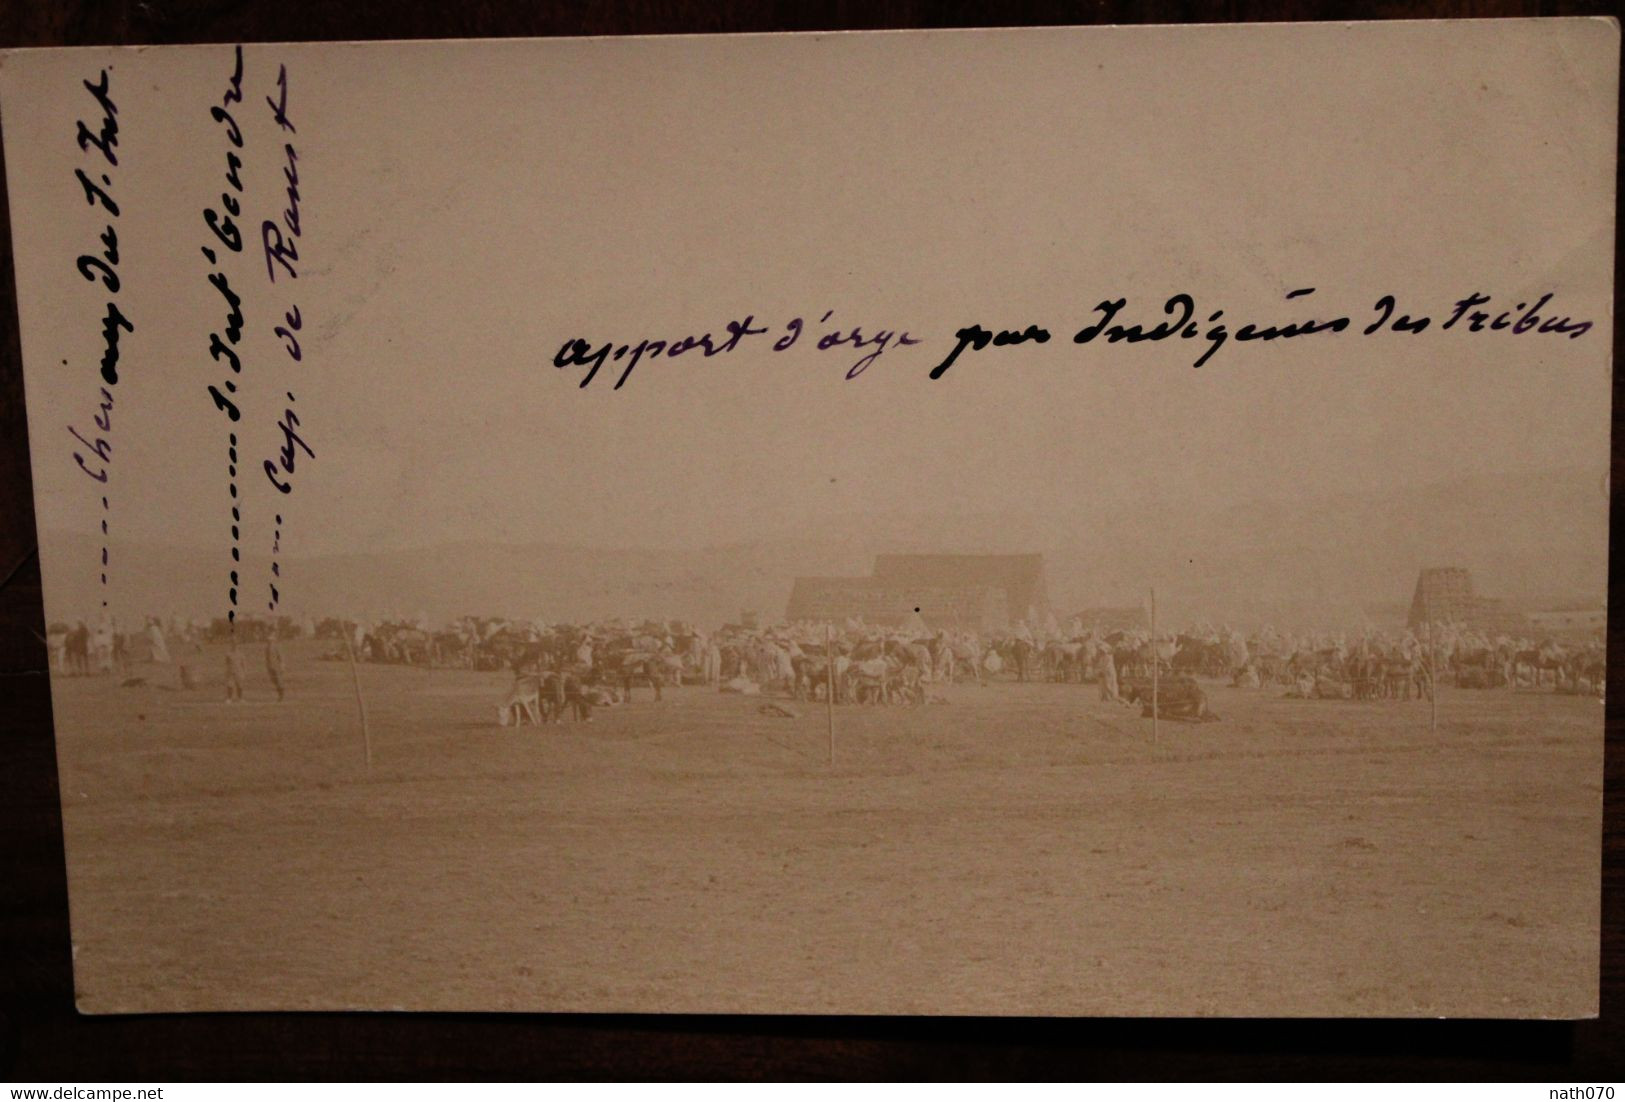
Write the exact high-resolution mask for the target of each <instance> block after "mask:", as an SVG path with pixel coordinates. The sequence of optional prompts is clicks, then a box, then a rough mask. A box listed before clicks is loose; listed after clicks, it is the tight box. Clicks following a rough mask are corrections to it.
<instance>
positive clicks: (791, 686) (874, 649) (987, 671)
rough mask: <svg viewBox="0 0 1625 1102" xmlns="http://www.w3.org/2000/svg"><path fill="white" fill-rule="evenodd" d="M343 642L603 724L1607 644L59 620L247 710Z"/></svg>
mask: <svg viewBox="0 0 1625 1102" xmlns="http://www.w3.org/2000/svg"><path fill="white" fill-rule="evenodd" d="M299 636H311V637H315V638H317V639H326V640H328V641H329V644H330V645H329V647H328V649H327V653H326V655H325V657H328V658H333V659H342V660H348V661H356V662H373V663H395V664H406V665H420V666H438V667H450V668H462V669H470V670H506V671H509V672H510V673H511V674H512V675H513V677H514V684H513V688H512V690H511V691H510V693H509V694H508V698H507V699H506V700H505V702H504V703H503V704H502V705H501V706H500V707H499V709H498V712H499V718H501V719H502V720H503V721H504V722H520V721H523V720H525V719H527V718H528V719H530V720H532V721H533V722H546V721H559V720H562V719H564V718H566V717H574V718H576V719H578V720H582V721H587V720H590V719H591V717H592V711H593V709H594V708H601V707H606V706H612V705H615V704H619V703H623V702H625V701H628V700H630V699H631V698H632V696H633V693H634V691H635V690H636V689H637V688H638V687H646V688H647V689H648V690H649V691H650V692H651V693H652V695H653V696H654V697H655V698H656V699H660V698H661V695H662V691H663V688H664V687H667V686H672V685H682V684H694V685H707V686H712V687H714V688H716V689H718V690H719V691H723V692H733V693H740V694H745V695H757V694H764V693H769V694H779V695H782V696H787V697H791V698H793V699H796V700H805V701H813V700H825V699H828V700H830V701H831V702H832V703H836V704H895V703H910V704H921V703H925V702H927V701H928V700H929V699H931V697H932V696H933V695H935V694H936V693H937V692H938V691H939V687H940V686H943V685H947V684H952V683H955V682H975V683H979V684H985V683H986V682H987V681H988V680H989V679H994V678H998V679H1007V680H1015V681H1018V682H1025V681H1050V682H1065V683H1078V684H1082V683H1086V682H1087V683H1091V684H1095V685H1097V686H1098V689H1099V695H1100V698H1101V699H1102V700H1104V701H1108V702H1114V703H1122V704H1143V702H1144V699H1145V697H1146V692H1147V684H1148V681H1151V680H1155V681H1156V682H1157V685H1158V690H1159V692H1160V693H1161V694H1163V695H1164V696H1166V697H1168V698H1169V699H1172V700H1179V699H1181V694H1182V693H1183V694H1185V695H1186V696H1188V697H1189V698H1190V699H1191V700H1192V701H1194V702H1195V703H1194V704H1193V705H1192V706H1193V707H1194V708H1196V710H1197V711H1198V712H1202V713H1204V714H1205V712H1206V702H1205V695H1204V694H1203V693H1202V691H1201V690H1200V688H1199V687H1198V684H1197V679H1198V678H1202V679H1204V680H1212V679H1219V680H1223V681H1225V682H1228V683H1229V684H1231V685H1235V686H1240V687H1244V688H1261V689H1262V688H1271V687H1278V688H1280V689H1282V690H1284V691H1285V692H1286V693H1287V694H1288V695H1292V696H1300V697H1305V698H1318V699H1325V698H1340V699H1394V700H1411V699H1418V700H1420V699H1429V698H1431V697H1432V695H1433V692H1434V687H1435V685H1436V683H1438V682H1439V681H1440V680H1441V679H1444V678H1449V679H1450V680H1451V681H1453V682H1454V684H1456V685H1457V686H1460V687H1466V688H1500V687H1510V688H1516V687H1519V686H1525V685H1528V686H1533V687H1541V686H1544V685H1547V684H1550V685H1551V686H1552V688H1554V689H1565V688H1566V689H1569V690H1570V691H1593V692H1598V693H1600V692H1601V691H1602V687H1603V673H1604V648H1603V645H1602V642H1601V640H1600V638H1598V639H1592V640H1585V641H1572V640H1571V641H1558V640H1555V639H1549V638H1548V639H1536V638H1532V637H1527V636H1526V637H1517V636H1511V635H1506V634H1499V635H1492V634H1490V633H1486V632H1484V631H1481V630H1476V629H1473V628H1470V627H1467V626H1464V625H1460V624H1451V623H1438V624H1431V625H1422V626H1421V627H1413V628H1406V629H1387V630H1377V629H1373V628H1367V629H1364V630H1360V631H1356V632H1303V633H1293V632H1283V631H1278V630H1276V629H1274V628H1272V627H1270V626H1268V625H1266V626H1264V627H1261V628H1259V629H1257V630H1255V631H1252V632H1242V631H1240V630H1237V629H1234V628H1232V627H1230V626H1228V625H1219V626H1215V625H1212V624H1207V623H1196V624H1191V625H1189V626H1187V627H1185V628H1183V629H1182V630H1180V631H1177V632H1160V633H1158V634H1157V635H1156V637H1155V638H1153V636H1152V634H1151V632H1150V631H1148V630H1146V629H1145V628H1144V627H1129V628H1121V629H1117V630H1109V631H1108V630H1104V629H1102V628H1099V627H1091V626H1086V625H1084V624H1082V623H1080V622H1079V621H1077V620H1074V621H1072V622H1071V623H1070V624H1068V625H1067V626H1066V627H1064V628H1063V627H1061V626H1059V625H1057V624H1056V623H1055V622H1054V621H1053V619H1049V620H1048V621H1047V622H1046V623H1043V624H1041V625H1040V624H1029V623H1027V622H1025V621H1018V622H1017V623H1016V624H1015V625H1013V626H1012V627H1010V628H1009V629H1007V630H1003V631H996V632H978V631H972V630H967V629H961V628H947V627H944V628H937V629H932V628H930V627H928V626H927V625H926V624H925V623H924V622H923V621H921V620H920V619H919V618H918V617H912V618H909V619H908V620H905V621H904V622H903V623H902V624H893V625H877V624H867V623H864V622H863V621H861V620H849V621H846V622H844V623H842V624H838V625H837V624H826V623H822V622H801V623H778V624H773V625H768V626H758V625H755V624H728V625H724V626H722V627H720V628H717V629H715V630H710V631H707V630H702V629H700V628H697V627H695V626H693V625H690V624H687V623H684V622H681V621H659V620H644V621H627V620H600V621H594V622H591V623H581V624H544V623H538V622H534V621H527V620H516V619H507V618H500V617H475V616H465V617H461V618H458V619H456V620H453V621H451V622H448V623H444V624H439V625H431V624H429V623H428V622H426V620H425V619H424V618H421V617H420V618H412V619H407V618H400V617H392V618H380V619H376V620H351V619H330V620H324V621H321V622H319V623H316V622H309V621H307V622H305V623H295V622H293V621H291V620H287V619H285V618H284V619H283V620H281V621H278V622H270V621H265V620H260V619H245V620H239V621H237V622H235V623H228V622H226V621H224V620H217V621H213V622H204V621H198V620H191V621H182V620H177V619H171V620H169V621H167V622H166V621H164V620H161V619H160V618H158V617H149V618H147V619H146V621H145V622H144V624H143V625H142V626H141V627H140V628H139V629H137V630H133V631H132V630H126V629H125V628H124V627H122V626H121V625H120V623H119V622H118V621H117V620H116V619H114V618H112V617H104V618H101V619H99V620H98V621H96V623H95V626H94V627H92V626H91V625H90V624H89V623H87V622H86V621H83V620H81V621H78V622H77V623H74V624H71V625H70V624H53V625H51V629H50V632H49V635H48V639H47V642H48V644H49V646H50V649H51V655H52V663H53V668H54V669H55V670H56V671H57V672H58V673H60V674H62V675H64V676H94V675H114V676H117V677H119V678H120V679H121V680H125V681H129V680H137V681H138V680H141V679H142V678H143V677H144V676H145V675H144V674H143V673H142V672H141V671H139V670H137V668H136V667H137V666H138V665H140V664H142V663H155V664H158V665H160V666H173V667H174V669H175V677H176V680H177V682H178V684H179V686H180V687H181V688H188V689H189V688H196V687H198V681H199V666H200V663H201V662H202V661H203V660H204V654H205V651H204V646H205V644H209V643H217V644H219V645H221V646H222V647H223V648H224V677H223V683H224V692H225V698H226V699H227V700H228V701H234V702H235V701H241V700H242V699H243V686H244V683H245V681H246V680H247V679H248V678H249V676H250V674H249V670H250V665H251V662H252V661H253V660H252V659H251V657H250V652H251V651H257V652H258V655H257V657H258V659H259V661H260V662H262V663H263V668H264V670H265V674H266V676H267V678H268V680H269V681H270V684H271V687H272V690H273V691H274V692H275V694H276V698H277V699H278V700H281V699H283V698H284V697H285V695H286V680H285V659H284V657H283V652H282V640H283V639H285V638H289V637H299Z"/></svg>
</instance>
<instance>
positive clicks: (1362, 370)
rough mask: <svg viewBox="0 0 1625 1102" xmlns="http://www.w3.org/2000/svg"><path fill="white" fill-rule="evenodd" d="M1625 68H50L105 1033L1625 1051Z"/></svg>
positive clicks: (1495, 61) (1607, 64)
mask: <svg viewBox="0 0 1625 1102" xmlns="http://www.w3.org/2000/svg"><path fill="white" fill-rule="evenodd" d="M1618 50H1619V32H1618V27H1617V25H1616V24H1615V23H1613V22H1612V21H1605V20H1529V21H1486V22H1448V23H1446V22H1418V23H1404V24H1381V23H1376V24H1357V25H1330V24H1323V25H1292V26H1287V25H1281V26H1230V27H1144V28H1091V29H1035V30H1019V31H1015V30H1009V31H1006V30H990V31H974V32H920V33H915V32H907V33H884V34H815V35H793V36H737V37H686V38H644V39H624V40H555V41H503V42H414V43H379V44H330V45H309V44H293V45H244V46H240V47H233V46H230V45H226V46H206V47H205V46H199V47H176V48H150V49H111V48H110V49H89V50H51V51H19V52H12V53H8V54H6V55H4V57H3V58H0V118H3V126H4V141H5V156H6V168H7V173H8V178H7V183H8V187H9V189H10V201H11V210H10V216H11V225H12V233H13V239H14V242H15V249H16V267H17V286H16V293H17V297H18V303H19V308H20V318H21V327H22V344H23V352H24V357H25V372H26V384H27V402H28V414H29V424H30V436H31V448H32V455H33V463H34V479H35V487H36V496H37V520H38V526H39V530H40V541H41V552H42V558H41V564H42V570H43V576H44V582H45V589H46V608H45V612H46V620H47V627H48V635H49V642H50V645H51V653H52V664H53V669H52V691H53V700H54V707H55V716H56V727H57V739H58V748H59V750H58V753H59V763H60V769H61V784H62V802H63V812H64V825H65V830H66V843H67V866H68V874H69V884H70V901H71V910H72V926H73V939H74V954H75V955H74V960H75V982H76V986H77V990H78V993H79V1005H80V1007H81V1008H82V1009H83V1010H85V1011H87V1012H96V1013H103V1012H145V1011H191V1010H221V1009H245V1010H246V1009H254V1010H259V1009H328V1008H374V1009H384V1008H404V1009H436V1010H447V1009H458V1010H507V1009H513V1010H553V1011H651V1012H660V1011H682V1012H696V1011H699V1012H707V1011H718V1012H768V1013H784V1012H790V1013H861V1014H894V1013H907V1014H995V1015H1193V1014H1194V1015H1384V1016H1412V1015H1414V1016H1429V1017H1431V1016H1440V1015H1446V1016H1452V1015H1461V1016H1508V1017H1514V1016H1537V1017H1538V1016H1545V1017H1579V1016H1588V1015H1592V1014H1594V1013H1595V1012H1596V1008H1597V992H1598V939H1599V862H1600V823H1601V785H1602V747H1603V739H1602V735H1603V709H1602V704H1601V696H1602V689H1603V646H1602V638H1603V629H1604V627H1605V603H1606V575H1607V520H1608V515H1607V511H1608V481H1607V476H1608V461H1609V453H1608V444H1609V429H1610V415H1611V411H1610V372H1611V357H1610V349H1611V347H1612V339H1613V338H1612V321H1613V319H1612V303H1613V289H1612V267H1613V256H1612V249H1613V241H1614V179H1615V167H1614V150H1615V141H1616V138H1615V134H1616V122H1617V120H1616V103H1617V73H1618Z"/></svg>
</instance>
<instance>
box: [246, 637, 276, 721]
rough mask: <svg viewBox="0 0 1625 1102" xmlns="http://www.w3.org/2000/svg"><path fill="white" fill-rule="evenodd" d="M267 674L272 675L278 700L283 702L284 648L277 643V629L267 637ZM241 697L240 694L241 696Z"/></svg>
mask: <svg viewBox="0 0 1625 1102" xmlns="http://www.w3.org/2000/svg"><path fill="white" fill-rule="evenodd" d="M265 672H266V673H268V674H270V675H271V686H272V688H274V689H276V698H277V701H278V702H279V703H280V702H281V700H282V695H283V694H282V647H281V645H280V644H279V643H277V641H276V629H275V628H273V629H272V630H271V634H269V635H267V636H266V637H265ZM239 695H240V694H239Z"/></svg>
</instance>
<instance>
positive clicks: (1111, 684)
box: [1097, 643, 1123, 704]
mask: <svg viewBox="0 0 1625 1102" xmlns="http://www.w3.org/2000/svg"><path fill="white" fill-rule="evenodd" d="M1097 669H1098V672H1099V675H1100V699H1101V700H1107V701H1110V702H1111V703H1113V704H1121V703H1123V698H1122V697H1121V696H1119V695H1118V693H1117V656H1116V655H1115V654H1113V653H1112V648H1111V644H1109V643H1102V644H1100V658H1099V662H1098V666H1097Z"/></svg>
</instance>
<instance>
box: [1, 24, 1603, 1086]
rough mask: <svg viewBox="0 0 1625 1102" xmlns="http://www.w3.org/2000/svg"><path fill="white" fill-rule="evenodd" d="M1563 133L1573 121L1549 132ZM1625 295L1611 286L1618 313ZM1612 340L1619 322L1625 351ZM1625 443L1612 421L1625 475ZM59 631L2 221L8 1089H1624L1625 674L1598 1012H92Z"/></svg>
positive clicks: (329, 28) (4, 1069) (124, 35)
mask: <svg viewBox="0 0 1625 1102" xmlns="http://www.w3.org/2000/svg"><path fill="white" fill-rule="evenodd" d="M1617 13H1618V4H1617V2H1614V0H1560V2H1556V3H1549V2H1538V0H1524V2H1518V0H1416V2H1405V0H1386V2H1384V0H1366V2H1361V0H1318V2H1317V0H1137V2H1136V0H1093V2H1088V3H1073V4H1066V3H1059V2H1055V3H1043V2H1037V0H1032V2H1024V3H1009V4H999V5H994V6H989V7H988V8H986V9H983V8H982V7H980V6H978V5H974V4H970V3H964V2H959V3H944V4H937V5H933V4H926V3H922V2H918V0H913V2H911V0H853V2H841V0H823V2H820V0H754V2H753V0H619V2H617V0H585V2H582V3H570V2H569V0H512V2H508V3H502V2H498V0H469V2H462V3H459V2H457V0H342V2H337V0H335V2H328V3H321V2H315V0H284V2H282V3H250V2H246V0H113V2H105V3H100V2H95V0H66V2H60V3H53V2H51V0H0V46H58V45H68V46H76V45H95V44H107V43H171V42H232V41H287V40H304V39H311V40H323V39H346V38H358V39H365V38H440V37H509V36H549V35H577V34H634V33H638V34H664V33H679V32H689V33H692V32H727V31H790V30H828V29H865V28H896V27H957V26H990V25H991V26H999V25H1003V26H1014V25H1060V24H1074V23H1158V22H1169V23H1181V22H1231V21H1278V20H1301V19H1317V20H1342V19H1382V18H1445V17H1487V16H1532V15H1617ZM1553 125H1554V126H1556V127H1561V126H1562V125H1563V122H1562V120H1553ZM25 216H26V215H25ZM1616 282H1617V281H1616ZM1617 303H1618V293H1617V290H1616V311H1615V313H1616V317H1617V316H1618V308H1617ZM1618 347H1619V335H1618V334H1617V333H1616V336H1615V349H1616V360H1617V351H1618ZM1614 393H1615V400H1614V405H1615V409H1616V420H1617V410H1618V409H1619V408H1620V405H1621V397H1622V395H1621V388H1620V383H1619V381H1618V378H1617V377H1616V382H1615V392H1614ZM1620 456H1621V441H1620V437H1619V433H1618V432H1617V431H1616V433H1615V441H1614V460H1613V463H1614V470H1615V472H1616V473H1618V472H1619V471H1620ZM1614 500H1615V502H1616V503H1617V502H1618V500H1619V498H1618V496H1617V495H1616V497H1615V499H1614ZM1619 516H1620V510H1619V507H1618V505H1617V504H1616V505H1615V507H1614V509H1613V517H1614V522H1613V524H1612V525H1611V530H1612V532H1613V541H1612V546H1613V547H1614V549H1615V551H1616V554H1615V555H1614V556H1613V558H1612V561H1611V564H1610V572H1609V573H1610V584H1609V591H1610V595H1612V594H1613V593H1615V592H1618V591H1619V588H1618V587H1619V582H1620V577H1621V573H1620V571H1621V558H1622V557H1621V555H1620V554H1618V553H1617V552H1618V550H1619V548H1620V547H1621V540H1620V538H1619V521H1618V518H1619ZM42 631H43V619H42V614H41V609H40V582H39V563H38V557H37V555H36V554H35V549H34V516H33V499H32V489H31V486H30V480H29V467H28V450H27V430H26V426H25V425H24V418H23V405H22V372H21V364H20V357H19V352H18V337H17V322H16V301H15V299H14V297H13V291H12V266H11V239H10V229H9V224H8V225H7V226H6V228H5V231H4V233H3V235H0V763H3V768H0V1080H12V1081H16V1082H21V1083H25V1084H26V1083H29V1082H39V1083H47V1082H49V1083H52V1084H56V1083H66V1082H87V1081H107V1080H113V1081H124V1082H144V1081H165V1080H190V1079H237V1078H260V1079H264V1078H272V1079H275V1078H348V1079H355V1078H377V1079H402V1078H408V1079H418V1078H446V1077H472V1078H524V1079H548V1078H605V1077H616V1078H697V1077H704V1078H716V1077H721V1078H740V1077H746V1078H760V1077H773V1078H848V1077H870V1078H873V1077H881V1078H891V1077H913V1078H939V1077H954V1078H966V1077H969V1078H984V1077H1005V1078H1023V1079H1026V1078H1061V1077H1065V1078H1087V1079H1097V1078H1099V1079H1187V1078H1217V1079H1236V1078H1243V1079H1279V1078H1301V1079H1350V1078H1352V1079H1395V1078H1402V1079H1423V1080H1432V1079H1528V1080H1540V1081H1549V1082H1552V1083H1554V1084H1556V1085H1566V1084H1570V1083H1584V1082H1596V1081H1598V1080H1608V1079H1618V1078H1620V1077H1621V1069H1622V1067H1625V1026H1622V1024H1621V1023H1622V1021H1625V996H1622V990H1621V974H1622V961H1621V950H1620V945H1621V925H1622V922H1621V919H1622V914H1621V903H1622V893H1621V887H1622V884H1621V871H1620V870H1621V860H1622V853H1621V820H1620V787H1621V754H1620V749H1621V747H1620V731H1621V728H1620V719H1621V716H1620V705H1621V703H1622V700H1625V698H1622V696H1621V694H1620V692H1619V689H1620V685H1619V679H1618V677H1617V676H1616V675H1614V674H1613V673H1611V675H1610V679H1609V690H1610V691H1609V701H1608V708H1607V717H1608V719H1607V723H1608V754H1607V777H1606V796H1605V820H1606V822H1605V830H1604V854H1605V856H1604V869H1603V968H1602V973H1603V979H1602V985H1603V986H1602V1017H1601V1018H1600V1020H1598V1021H1592V1022H1580V1023H1564V1022H1428V1021H1420V1022H1407V1021H1393V1022H1391V1021H1347V1022H1337V1021H1121V1020H1105V1021H1102V1020H971V1019H852V1018H692V1017H662V1016H641V1017H597V1016H580V1015H501V1016H499V1015H491V1016H484V1015H448V1014H304V1015H272V1014H263V1015H262V1014H243V1015H178V1016H151V1017H134V1018H83V1017H80V1016H79V1015H78V1014H77V1013H76V1012H75V1010H74V1007H73V997H72V972H71V965H70V961H69V950H68V914H67V889H66V882H65V877H64V871H63V865H62V820H61V811H60V808H59V806H58V803H57V778H56V761H55V757H54V747H53V743H52V735H51V702H50V695H49V692H48V691H47V683H46V678H45V676H44V673H43V672H42V671H43V670H44V669H45V665H46V660H45V654H44V645H43V643H42V641H41V639H40V636H39V634H38V633H40V632H42ZM1619 643H1620V627H1619V626H1618V625H1617V624H1616V625H1614V626H1613V627H1612V628H1611V630H1610V638H1609V669H1610V671H1619V670H1620V669H1621V668H1622V665H1625V663H1622V659H1625V653H1622V652H1621V650H1620V647H1619ZM1486 966H1487V967H1494V962H1493V961H1490V962H1486ZM1531 1097H1534V1096H1533V1095H1531ZM1542 1097H1544V1096H1542Z"/></svg>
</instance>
